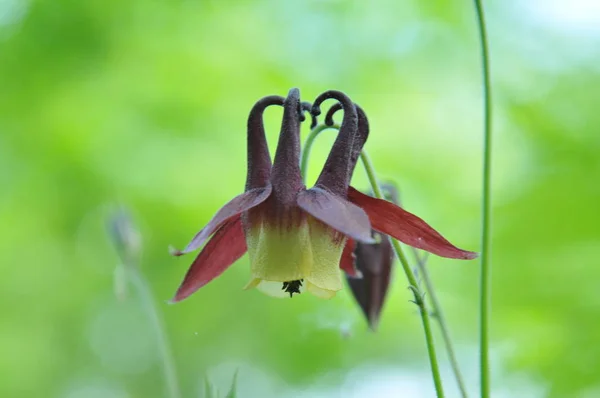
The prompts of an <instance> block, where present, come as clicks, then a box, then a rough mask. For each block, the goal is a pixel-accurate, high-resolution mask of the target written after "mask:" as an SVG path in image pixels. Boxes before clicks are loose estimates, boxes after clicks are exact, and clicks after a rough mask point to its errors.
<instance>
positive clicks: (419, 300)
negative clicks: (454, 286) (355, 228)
mask: <svg viewBox="0 0 600 398" xmlns="http://www.w3.org/2000/svg"><path fill="white" fill-rule="evenodd" d="M360 158H361V160H362V163H363V165H364V167H365V171H366V172H367V177H368V178H369V182H370V183H371V189H373V194H374V195H375V197H376V198H379V199H384V196H383V193H382V192H381V188H380V187H379V182H378V181H377V178H376V176H375V169H374V168H373V163H372V162H371V159H370V158H369V156H368V155H367V153H366V152H365V151H364V150H363V151H362V152H361V154H360ZM390 240H391V241H392V246H393V248H394V251H395V252H396V255H397V256H398V259H399V260H400V264H401V265H402V268H403V269H404V273H405V274H406V278H407V279H408V283H409V284H410V286H409V288H410V290H411V291H412V292H413V295H414V303H415V304H416V305H417V306H418V307H419V313H420V314H421V321H422V323H423V331H424V332H425V341H426V344H427V352H428V354H429V364H430V365H431V374H432V376H433V383H434V384H435V391H436V393H437V396H438V398H440V397H444V389H443V387H442V378H441V376H440V369H439V366H438V361H437V355H436V352H435V344H434V341H433V334H432V332H431V323H430V322H429V311H428V309H427V305H426V303H425V300H424V299H423V298H424V294H423V292H422V291H421V289H420V288H419V284H418V282H417V278H416V277H415V274H414V273H413V271H412V269H411V267H410V265H409V263H408V260H407V259H406V256H405V255H404V252H403V251H402V247H401V246H400V243H399V242H398V241H397V240H396V239H390Z"/></svg>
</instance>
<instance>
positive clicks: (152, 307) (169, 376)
mask: <svg viewBox="0 0 600 398" xmlns="http://www.w3.org/2000/svg"><path fill="white" fill-rule="evenodd" d="M125 268H126V269H127V273H128V276H129V280H130V281H131V282H132V284H133V286H134V287H135V288H136V289H137V292H138V296H139V298H140V301H141V303H142V306H143V307H144V309H145V310H146V314H147V315H148V317H149V318H150V321H151V322H152V326H153V329H154V331H155V332H156V340H157V343H158V349H159V353H160V356H161V359H162V361H161V362H162V368H163V372H164V376H165V384H166V389H167V397H169V398H181V391H180V389H179V382H178V381H177V371H176V369H175V361H174V359H173V353H172V352H171V347H170V345H169V339H168V338H167V332H166V330H165V328H164V325H163V322H162V319H161V317H160V315H159V312H158V308H157V307H156V303H155V301H154V298H153V296H152V291H151V290H150V286H149V284H148V281H146V278H144V276H143V275H142V274H141V272H140V271H139V268H138V267H137V266H135V265H134V266H127V265H126V266H125Z"/></svg>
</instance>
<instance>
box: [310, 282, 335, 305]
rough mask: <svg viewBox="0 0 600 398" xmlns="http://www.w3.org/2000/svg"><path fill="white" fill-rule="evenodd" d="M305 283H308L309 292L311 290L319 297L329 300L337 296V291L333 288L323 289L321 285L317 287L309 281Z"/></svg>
mask: <svg viewBox="0 0 600 398" xmlns="http://www.w3.org/2000/svg"><path fill="white" fill-rule="evenodd" d="M305 285H306V290H307V291H308V292H310V293H311V294H313V295H314V296H317V297H319V298H322V299H326V300H329V299H331V298H333V297H335V294H336V292H335V291H333V290H326V289H321V288H320V287H317V286H315V285H313V284H312V283H310V282H308V281H307V282H306V283H305Z"/></svg>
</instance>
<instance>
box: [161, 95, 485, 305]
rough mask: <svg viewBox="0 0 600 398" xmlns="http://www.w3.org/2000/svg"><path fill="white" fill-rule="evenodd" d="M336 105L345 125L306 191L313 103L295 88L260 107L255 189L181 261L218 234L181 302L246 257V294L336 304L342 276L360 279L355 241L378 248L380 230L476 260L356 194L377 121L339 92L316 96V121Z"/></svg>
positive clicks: (252, 168)
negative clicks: (278, 119)
mask: <svg viewBox="0 0 600 398" xmlns="http://www.w3.org/2000/svg"><path fill="white" fill-rule="evenodd" d="M330 98H331V99H336V100H338V101H339V106H338V107H339V108H340V109H342V110H343V111H344V117H343V120H342V124H341V126H340V129H339V134H338V136H337V138H336V140H335V142H334V144H333V147H332V149H331V151H330V153H329V156H328V158H327V160H326V162H325V165H324V167H323V170H322V171H321V174H320V176H319V178H318V179H317V182H316V184H315V186H314V187H313V188H311V189H306V187H305V186H304V184H303V182H302V177H301V174H300V167H299V160H300V125H301V122H302V121H303V120H304V118H303V115H302V113H303V111H304V110H305V109H306V105H305V104H304V103H301V102H300V93H299V91H298V89H292V90H290V92H289V94H288V96H287V98H286V99H285V100H284V99H283V98H282V97H279V96H269V97H265V98H263V99H261V100H260V101H258V102H257V103H256V104H255V105H254V107H253V108H252V110H251V112H250V116H249V118H248V174H247V180H246V191H245V192H244V193H243V194H241V195H239V196H237V197H235V198H234V199H232V200H231V201H230V202H229V203H227V204H226V205H225V206H223V207H222V208H221V209H220V210H219V211H218V212H217V213H216V214H215V216H214V217H213V218H212V219H211V221H210V222H209V223H208V225H207V226H206V227H204V228H203V229H202V230H200V232H198V233H197V234H196V236H195V237H194V238H193V239H192V241H191V242H190V243H189V244H188V246H187V247H186V248H185V249H184V250H182V251H175V252H174V253H173V254H174V255H182V254H185V253H189V252H191V251H194V250H196V249H198V248H199V247H200V246H202V245H203V244H204V242H205V241H206V240H207V239H208V238H209V237H211V235H212V238H211V239H210V240H209V241H208V243H207V244H206V245H205V247H204V248H203V249H202V251H201V252H200V254H199V255H198V256H197V257H196V259H195V260H194V262H193V263H192V265H191V267H190V269H189V270H188V272H187V274H186V276H185V278H184V280H183V282H182V284H181V286H180V287H179V289H178V291H177V293H176V294H175V297H174V298H173V301H180V300H183V299H185V298H186V297H188V296H189V295H191V294H192V293H194V292H195V291H196V290H198V289H199V288H200V287H202V286H204V285H205V284H207V283H208V282H210V281H211V280H212V279H214V278H216V277H217V276H219V275H220V274H221V273H223V272H224V271H225V270H226V269H227V268H228V267H229V266H230V265H231V264H233V262H235V261H236V260H237V259H238V258H240V257H241V256H242V255H243V254H244V253H245V252H246V251H248V254H249V257H250V264H251V275H252V276H251V280H250V282H249V283H248V285H247V286H246V288H252V287H258V288H259V289H260V290H262V291H264V292H266V293H268V294H270V295H274V296H286V295H287V294H289V295H290V297H291V296H292V295H293V294H294V293H300V292H301V291H302V290H304V289H306V290H308V291H309V292H311V293H313V294H315V295H317V296H319V297H323V298H331V297H333V296H334V295H335V293H336V292H337V291H338V290H340V289H341V288H342V279H341V275H340V272H339V270H338V268H342V269H344V270H345V271H346V272H347V273H349V274H354V265H353V259H352V251H353V249H354V242H363V243H372V242H373V239H372V238H371V228H373V229H374V230H376V231H379V232H382V233H384V234H389V235H391V236H393V237H395V238H397V239H399V240H401V241H403V242H405V243H408V244H410V245H412V246H415V247H418V248H421V249H424V250H428V251H431V252H432V253H435V254H439V255H442V256H444V257H451V258H464V259H467V258H474V257H475V256H476V254H475V253H472V252H467V251H464V250H461V249H458V248H456V247H455V246H453V245H452V244H450V243H449V242H448V241H447V240H445V239H444V238H443V237H442V236H441V235H440V234H439V233H437V232H436V231H435V230H433V229H432V228H431V227H429V226H428V225H427V224H426V223H425V222H423V221H422V220H421V219H419V218H418V217H416V216H414V215H412V214H410V213H408V212H405V211H404V210H402V209H400V208H399V207H397V206H395V205H392V204H390V203H389V202H386V201H379V200H378V199H374V198H370V197H368V196H366V195H363V196H364V197H363V196H361V195H362V194H360V192H358V191H356V190H355V189H354V188H352V187H350V186H349V183H350V179H351V176H352V173H353V171H354V168H355V166H356V162H357V159H358V157H359V154H360V151H361V150H362V147H363V145H364V144H365V142H366V139H367V136H368V130H369V129H368V122H367V119H366V116H365V115H364V112H363V111H362V109H360V108H359V107H357V106H355V105H354V104H353V103H352V101H351V100H350V99H349V98H348V97H347V96H346V95H344V94H343V93H341V92H339V91H327V92H325V93H323V94H321V95H320V96H319V97H317V99H316V100H315V102H314V104H313V106H312V110H311V113H312V114H313V117H316V116H317V115H318V114H319V113H320V105H321V103H322V102H323V101H325V100H327V99H330ZM270 105H281V106H283V108H284V112H283V121H282V125H281V131H280V134H279V142H278V145H277V151H276V154H275V159H274V161H273V164H272V165H271V159H270V155H269V150H268V147H267V143H266V138H265V131H264V127H263V121H262V113H263V112H264V110H265V109H266V108H267V107H268V106H270ZM348 199H350V200H348ZM352 202H354V203H352ZM389 205H391V206H392V207H390V206H389ZM365 210H366V212H365ZM396 223H400V224H401V225H396ZM405 223H406V224H407V225H402V224H405Z"/></svg>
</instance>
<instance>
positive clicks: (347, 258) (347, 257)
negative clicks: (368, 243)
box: [340, 239, 361, 278]
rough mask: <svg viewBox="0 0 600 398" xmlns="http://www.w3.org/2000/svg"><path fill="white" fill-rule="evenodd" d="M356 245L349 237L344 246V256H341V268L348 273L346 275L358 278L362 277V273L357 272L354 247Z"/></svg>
mask: <svg viewBox="0 0 600 398" xmlns="http://www.w3.org/2000/svg"><path fill="white" fill-rule="evenodd" d="M355 246H356V244H355V242H354V241H353V240H352V239H348V241H347V242H346V245H345V246H344V251H343V252H342V257H341V258H340V269H341V270H342V271H344V272H345V273H346V275H348V276H350V277H352V278H357V277H360V276H361V275H360V273H358V272H357V269H356V267H355V265H354V260H355V256H354V247H355Z"/></svg>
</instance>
